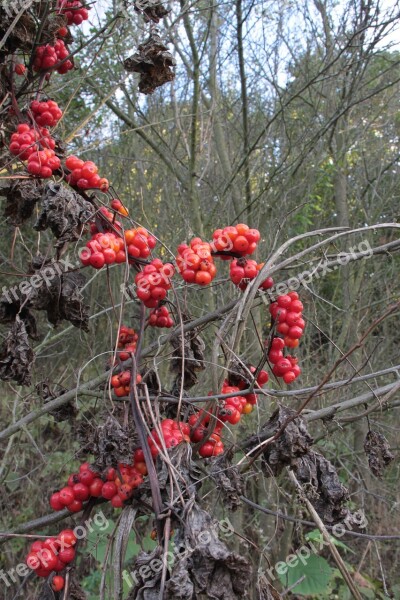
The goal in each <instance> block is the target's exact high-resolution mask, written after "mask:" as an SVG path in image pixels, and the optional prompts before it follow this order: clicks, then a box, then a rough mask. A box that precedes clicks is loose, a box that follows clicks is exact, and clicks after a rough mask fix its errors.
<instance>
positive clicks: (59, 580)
mask: <svg viewBox="0 0 400 600" xmlns="http://www.w3.org/2000/svg"><path fill="white" fill-rule="evenodd" d="M64 584H65V581H64V577H61V575H54V577H53V579H52V581H51V587H52V589H53V591H54V592H61V590H62V589H64Z"/></svg>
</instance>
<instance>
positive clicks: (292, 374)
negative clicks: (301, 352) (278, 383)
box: [268, 337, 301, 384]
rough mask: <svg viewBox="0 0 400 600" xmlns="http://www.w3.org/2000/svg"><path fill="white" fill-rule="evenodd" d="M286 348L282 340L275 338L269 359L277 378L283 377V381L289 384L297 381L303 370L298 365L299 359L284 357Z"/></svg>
mask: <svg viewBox="0 0 400 600" xmlns="http://www.w3.org/2000/svg"><path fill="white" fill-rule="evenodd" d="M284 347H285V342H284V340H283V339H282V338H279V337H275V338H273V340H272V342H271V348H270V350H269V353H268V359H269V361H270V362H271V363H272V364H273V365H274V366H273V369H272V372H273V374H274V375H275V376H276V377H282V379H283V381H284V382H285V383H288V384H289V383H293V381H294V380H295V379H297V377H298V376H299V375H300V373H301V369H300V367H299V365H298V364H297V362H298V360H297V358H295V357H294V356H284V355H283V349H284Z"/></svg>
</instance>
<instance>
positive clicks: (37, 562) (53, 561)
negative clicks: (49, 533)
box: [25, 529, 76, 591]
mask: <svg viewBox="0 0 400 600" xmlns="http://www.w3.org/2000/svg"><path fill="white" fill-rule="evenodd" d="M75 544H76V536H75V534H74V532H73V531H72V530H71V529H64V530H63V531H61V533H59V534H58V536H57V537H49V538H47V539H46V540H44V541H43V542H42V541H39V540H38V541H36V542H33V544H31V546H30V549H29V554H28V555H27V557H26V561H25V562H26V564H27V565H28V567H29V568H30V569H32V570H33V571H35V573H36V575H37V576H38V577H48V576H49V575H50V573H52V572H53V571H55V572H56V573H59V572H60V571H63V570H64V569H65V567H66V566H67V565H68V564H69V563H70V562H72V561H73V560H74V558H75V549H74V546H75ZM54 580H55V581H54ZM61 580H62V581H61ZM61 584H62V586H61V587H60V585H61ZM53 585H54V587H53V589H54V588H55V587H57V588H58V590H56V591H59V590H61V589H62V588H63V587H64V579H63V578H62V577H58V578H57V577H54V579H53Z"/></svg>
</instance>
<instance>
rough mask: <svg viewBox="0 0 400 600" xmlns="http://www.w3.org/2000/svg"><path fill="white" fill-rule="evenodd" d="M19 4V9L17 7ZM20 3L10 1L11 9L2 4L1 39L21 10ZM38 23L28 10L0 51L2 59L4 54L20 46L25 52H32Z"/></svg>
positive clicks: (0, 19) (0, 15)
mask: <svg viewBox="0 0 400 600" xmlns="http://www.w3.org/2000/svg"><path fill="white" fill-rule="evenodd" d="M16 6H17V10H15V7H16ZM20 8H21V7H20V6H19V7H18V4H13V3H12V2H10V6H9V10H8V11H6V9H5V8H3V7H1V6H0V40H1V39H2V38H3V37H4V35H5V34H6V32H7V30H8V28H9V27H10V25H11V24H12V23H13V21H14V18H15V16H16V15H17V13H18V12H19V10H20ZM35 35H36V24H35V21H34V19H33V18H32V17H31V15H30V14H29V13H28V12H24V13H23V14H22V15H21V17H20V18H19V19H18V21H17V23H16V24H15V25H14V26H13V28H12V30H11V33H10V35H9V36H8V38H7V41H6V43H5V45H4V46H3V48H2V49H1V52H0V59H1V57H2V55H3V54H9V53H10V52H13V51H14V50H17V49H18V48H20V49H21V50H23V51H24V52H28V53H29V52H31V51H32V46H33V44H34V41H35Z"/></svg>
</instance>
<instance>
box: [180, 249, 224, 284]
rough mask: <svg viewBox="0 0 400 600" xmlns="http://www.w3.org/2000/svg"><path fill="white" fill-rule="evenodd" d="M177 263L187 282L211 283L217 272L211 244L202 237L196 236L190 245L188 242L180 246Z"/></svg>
mask: <svg viewBox="0 0 400 600" xmlns="http://www.w3.org/2000/svg"><path fill="white" fill-rule="evenodd" d="M176 264H177V267H178V269H179V272H180V274H181V275H182V278H183V279H184V281H186V282H187V283H197V284H198V285H209V284H210V283H211V282H212V280H213V279H214V277H215V275H216V274H217V269H216V267H215V264H214V259H213V257H212V254H211V245H210V244H209V243H208V242H203V241H202V240H201V239H200V238H194V239H193V240H192V241H191V242H190V246H188V245H187V244H180V246H178V255H177V257H176Z"/></svg>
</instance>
